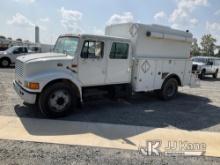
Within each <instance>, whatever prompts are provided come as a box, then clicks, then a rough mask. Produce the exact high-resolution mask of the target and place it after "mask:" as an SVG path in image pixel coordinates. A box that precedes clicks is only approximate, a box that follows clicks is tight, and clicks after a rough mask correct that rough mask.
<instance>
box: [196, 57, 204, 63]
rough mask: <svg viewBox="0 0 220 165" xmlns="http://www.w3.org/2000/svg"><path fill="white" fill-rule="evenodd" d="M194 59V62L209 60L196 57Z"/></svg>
mask: <svg viewBox="0 0 220 165" xmlns="http://www.w3.org/2000/svg"><path fill="white" fill-rule="evenodd" d="M193 61H194V62H201V63H206V61H207V60H206V59H205V58H194V59H193Z"/></svg>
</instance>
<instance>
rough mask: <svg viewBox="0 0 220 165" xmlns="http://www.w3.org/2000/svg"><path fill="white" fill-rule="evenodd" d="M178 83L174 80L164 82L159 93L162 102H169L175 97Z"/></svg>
mask: <svg viewBox="0 0 220 165" xmlns="http://www.w3.org/2000/svg"><path fill="white" fill-rule="evenodd" d="M177 92H178V82H177V80H176V79H174V78H170V79H168V80H166V81H165V82H164V84H163V86H162V88H161V90H160V92H159V96H160V98H161V99H163V100H170V99H172V98H174V97H175V96H176V95H177Z"/></svg>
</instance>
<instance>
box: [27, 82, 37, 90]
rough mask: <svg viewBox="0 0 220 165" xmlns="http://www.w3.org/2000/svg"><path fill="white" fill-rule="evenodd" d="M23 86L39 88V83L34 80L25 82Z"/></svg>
mask: <svg viewBox="0 0 220 165" xmlns="http://www.w3.org/2000/svg"><path fill="white" fill-rule="evenodd" d="M25 87H26V88H29V89H33V90H37V89H40V84H39V83H35V82H26V83H25Z"/></svg>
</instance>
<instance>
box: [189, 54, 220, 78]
mask: <svg viewBox="0 0 220 165" xmlns="http://www.w3.org/2000/svg"><path fill="white" fill-rule="evenodd" d="M192 61H193V70H194V71H196V72H198V74H199V77H200V78H201V79H203V78H204V77H205V76H206V75H212V76H213V78H218V73H219V71H220V58H215V57H205V56H198V57H193V58H192Z"/></svg>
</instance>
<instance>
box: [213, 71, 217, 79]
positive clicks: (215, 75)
mask: <svg viewBox="0 0 220 165" xmlns="http://www.w3.org/2000/svg"><path fill="white" fill-rule="evenodd" d="M213 78H215V79H217V78H218V70H216V71H215V73H214V74H213Z"/></svg>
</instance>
